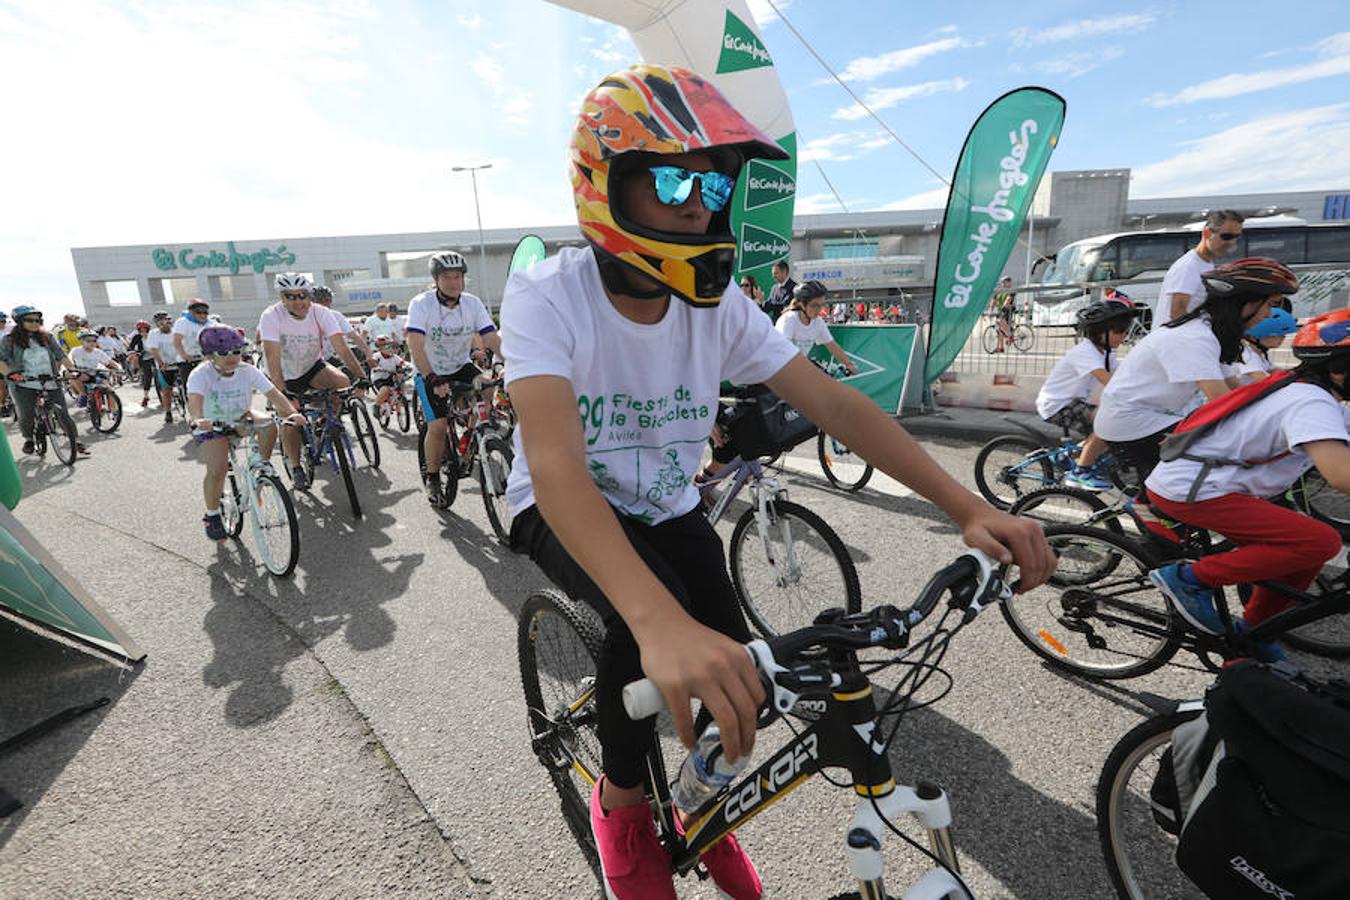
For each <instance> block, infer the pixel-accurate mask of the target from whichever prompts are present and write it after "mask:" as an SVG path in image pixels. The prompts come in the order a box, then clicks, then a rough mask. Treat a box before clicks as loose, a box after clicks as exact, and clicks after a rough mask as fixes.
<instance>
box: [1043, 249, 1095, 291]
mask: <svg viewBox="0 0 1350 900" xmlns="http://www.w3.org/2000/svg"><path fill="white" fill-rule="evenodd" d="M1102 246H1103V245H1102V244H1089V243H1077V244H1069V245H1068V246H1067V247H1065V248H1063V249H1062V250H1060V251H1059V253H1058V254H1057V255H1056V257H1055V261H1054V262H1053V263H1051V264H1050V265H1049V266H1047V267H1046V270H1045V274H1044V275H1043V276H1042V277H1041V282H1042V283H1043V284H1081V283H1083V282H1085V281H1090V280H1091V279H1090V278H1089V277H1088V276H1089V275H1091V274H1092V268H1093V266H1095V265H1096V264H1097V256H1098V254H1100V253H1101V250H1102Z"/></svg>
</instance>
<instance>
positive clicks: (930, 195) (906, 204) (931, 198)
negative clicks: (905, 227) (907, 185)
mask: <svg viewBox="0 0 1350 900" xmlns="http://www.w3.org/2000/svg"><path fill="white" fill-rule="evenodd" d="M949 193H950V189H949V188H948V187H947V186H946V185H945V184H944V185H941V186H940V187H935V188H933V189H932V190H929V191H924V192H922V193H919V194H912V195H910V196H908V197H905V198H903V199H901V200H896V201H894V202H892V203H887V204H886V205H885V206H881V207H878V209H944V208H946V206H947V195H948V194H949Z"/></svg>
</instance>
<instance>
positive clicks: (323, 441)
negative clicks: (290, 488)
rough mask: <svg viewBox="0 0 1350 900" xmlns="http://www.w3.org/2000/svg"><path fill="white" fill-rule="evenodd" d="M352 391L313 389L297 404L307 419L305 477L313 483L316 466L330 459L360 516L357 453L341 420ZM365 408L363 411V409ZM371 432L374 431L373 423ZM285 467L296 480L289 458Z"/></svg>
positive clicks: (302, 454) (304, 430) (303, 457)
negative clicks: (355, 473)
mask: <svg viewBox="0 0 1350 900" xmlns="http://www.w3.org/2000/svg"><path fill="white" fill-rule="evenodd" d="M353 391H354V389H353V388H341V389H336V388H322V389H313V390H310V391H308V392H306V393H305V394H304V395H302V396H301V397H300V398H299V401H298V403H297V407H296V408H297V409H298V410H299V411H300V412H301V413H303V414H304V416H305V418H306V419H307V420H308V421H307V422H306V424H305V425H304V427H303V428H301V430H300V439H301V442H302V446H301V448H300V466H301V468H302V469H304V472H305V475H306V480H307V481H308V482H309V483H310V484H313V483H314V470H315V469H316V468H318V466H320V465H322V464H323V462H324V461H325V460H327V462H328V464H329V465H330V466H332V467H333V468H334V469H336V470H337V471H338V472H339V473H340V474H341V475H342V484H343V486H344V487H346V489H347V500H348V502H350V503H351V507H352V515H353V516H355V517H356V518H358V519H359V518H361V501H360V499H359V498H358V497H357V496H356V482H355V481H353V480H352V470H353V469H355V468H356V456H355V454H353V452H352V439H351V436H350V435H348V434H347V429H346V427H345V426H344V425H343V424H342V413H343V412H344V411H346V410H347V409H349V406H350V404H349V401H350V400H351V397H352V393H353ZM362 411H363V412H364V409H363V410H362ZM367 422H369V418H367ZM371 433H372V434H373V433H374V428H373V426H372V428H371ZM283 457H284V454H283ZM286 470H287V473H288V474H290V476H291V481H292V483H294V480H295V474H294V473H293V472H292V471H291V463H290V460H289V459H287V460H286Z"/></svg>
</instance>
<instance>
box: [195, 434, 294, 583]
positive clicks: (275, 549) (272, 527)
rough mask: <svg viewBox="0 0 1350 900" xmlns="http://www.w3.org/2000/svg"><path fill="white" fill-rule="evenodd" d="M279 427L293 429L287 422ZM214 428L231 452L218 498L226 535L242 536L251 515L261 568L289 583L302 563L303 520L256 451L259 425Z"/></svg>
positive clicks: (279, 481)
mask: <svg viewBox="0 0 1350 900" xmlns="http://www.w3.org/2000/svg"><path fill="white" fill-rule="evenodd" d="M275 422H276V424H277V425H285V426H289V425H290V423H289V422H286V421H285V420H284V419H277V420H275ZM211 428H212V430H213V431H215V432H216V433H217V434H222V435H225V439H226V440H228V441H229V447H230V452H229V469H228V470H227V474H226V476H225V491H224V493H223V495H222V496H221V498H220V517H221V520H222V521H223V522H224V523H225V531H226V533H228V534H229V536H230V537H232V538H237V537H239V535H240V533H241V532H242V531H243V530H244V518H245V515H246V514H247V517H248V520H249V522H250V524H251V525H252V526H253V543H254V544H255V545H257V548H258V556H259V557H260V558H261V559H262V563H263V566H264V567H265V568H266V569H267V571H269V572H271V573H272V574H273V575H275V576H277V577H278V578H285V577H286V576H288V575H290V574H291V572H293V571H295V564H296V563H297V562H299V561H300V521H299V519H297V518H296V515H295V504H294V503H292V502H291V495H290V494H289V493H288V492H287V491H286V486H285V485H283V484H282V483H281V478H280V477H279V476H278V475H277V473H276V471H275V470H274V469H273V468H272V464H271V463H269V462H265V461H263V458H262V453H261V452H260V451H259V449H258V427H257V424H256V423H255V422H254V421H253V419H252V418H244V419H240V420H239V421H238V422H212V423H211ZM241 437H244V438H247V441H248V450H247V452H246V454H245V455H246V458H247V462H246V464H245V465H239V464H238V462H237V460H236V457H237V456H238V451H239V439H240V438H241Z"/></svg>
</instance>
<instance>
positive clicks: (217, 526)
mask: <svg viewBox="0 0 1350 900" xmlns="http://www.w3.org/2000/svg"><path fill="white" fill-rule="evenodd" d="M202 524H203V525H205V526H206V539H207V540H210V541H215V542H216V543H220V542H222V541H225V540H227V539H229V536H230V535H229V532H227V531H226V530H225V522H224V521H223V520H222V519H221V518H220V513H216V514H215V515H214V516H202Z"/></svg>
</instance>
